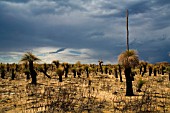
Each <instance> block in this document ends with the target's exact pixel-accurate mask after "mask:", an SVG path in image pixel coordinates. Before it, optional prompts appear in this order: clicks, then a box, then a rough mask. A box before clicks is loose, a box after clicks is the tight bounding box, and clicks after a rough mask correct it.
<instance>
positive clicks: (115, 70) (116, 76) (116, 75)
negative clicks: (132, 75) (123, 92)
mask: <svg viewBox="0 0 170 113" xmlns="http://www.w3.org/2000/svg"><path fill="white" fill-rule="evenodd" d="M114 72H115V78H118V74H117V69H114Z"/></svg>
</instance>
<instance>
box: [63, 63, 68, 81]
mask: <svg viewBox="0 0 170 113" xmlns="http://www.w3.org/2000/svg"><path fill="white" fill-rule="evenodd" d="M62 65H63V67H64V73H65V78H67V77H68V72H69V67H70V66H69V64H68V63H67V62H65V63H63V64H62Z"/></svg>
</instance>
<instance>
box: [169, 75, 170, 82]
mask: <svg viewBox="0 0 170 113" xmlns="http://www.w3.org/2000/svg"><path fill="white" fill-rule="evenodd" d="M169 81H170V73H169Z"/></svg>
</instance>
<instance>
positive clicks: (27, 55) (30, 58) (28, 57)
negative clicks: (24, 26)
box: [20, 52, 40, 62]
mask: <svg viewBox="0 0 170 113" xmlns="http://www.w3.org/2000/svg"><path fill="white" fill-rule="evenodd" d="M39 60H40V59H39V58H37V57H36V56H35V55H33V54H32V53H31V52H27V53H25V54H24V55H23V57H22V58H21V60H20V61H21V62H35V61H39Z"/></svg>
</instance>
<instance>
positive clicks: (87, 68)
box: [84, 65, 89, 78]
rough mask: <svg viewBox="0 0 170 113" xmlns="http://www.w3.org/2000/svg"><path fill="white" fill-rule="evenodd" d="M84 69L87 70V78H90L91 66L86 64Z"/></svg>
mask: <svg viewBox="0 0 170 113" xmlns="http://www.w3.org/2000/svg"><path fill="white" fill-rule="evenodd" d="M84 70H85V71H86V74H87V78H89V66H88V65H85V66H84Z"/></svg>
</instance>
